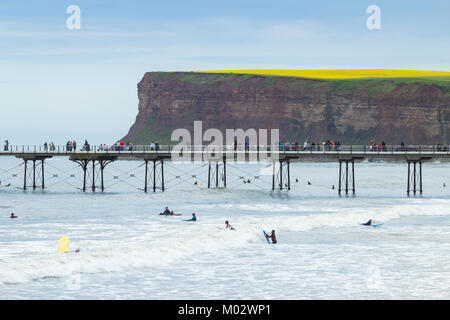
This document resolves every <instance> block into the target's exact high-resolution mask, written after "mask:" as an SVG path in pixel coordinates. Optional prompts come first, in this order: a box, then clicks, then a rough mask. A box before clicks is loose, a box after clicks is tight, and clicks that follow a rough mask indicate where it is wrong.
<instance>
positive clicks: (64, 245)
mask: <svg viewBox="0 0 450 320" xmlns="http://www.w3.org/2000/svg"><path fill="white" fill-rule="evenodd" d="M67 251H69V238H68V237H67V236H62V237H61V238H60V239H59V244H58V253H67Z"/></svg>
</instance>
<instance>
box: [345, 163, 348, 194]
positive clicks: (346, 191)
mask: <svg viewBox="0 0 450 320" xmlns="http://www.w3.org/2000/svg"><path fill="white" fill-rule="evenodd" d="M345 194H346V195H347V194H348V161H345Z"/></svg>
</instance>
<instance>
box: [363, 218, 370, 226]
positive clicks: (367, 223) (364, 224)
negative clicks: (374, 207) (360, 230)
mask: <svg viewBox="0 0 450 320" xmlns="http://www.w3.org/2000/svg"><path fill="white" fill-rule="evenodd" d="M362 225H363V226H371V225H372V219H369V221H367V222H366V223H363V224H362Z"/></svg>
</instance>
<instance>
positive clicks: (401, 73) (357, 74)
mask: <svg viewBox="0 0 450 320" xmlns="http://www.w3.org/2000/svg"><path fill="white" fill-rule="evenodd" d="M194 72H199V73H225V74H227V73H235V74H255V75H265V76H285V77H300V78H312V79H363V78H366V79H367V78H417V77H450V72H448V71H424V70H390V69H328V70H284V69H250V70H208V71H194Z"/></svg>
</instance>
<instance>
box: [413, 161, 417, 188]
mask: <svg viewBox="0 0 450 320" xmlns="http://www.w3.org/2000/svg"><path fill="white" fill-rule="evenodd" d="M416 177H417V174H416V161H414V182H413V188H414V189H413V192H414V195H416Z"/></svg>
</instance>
